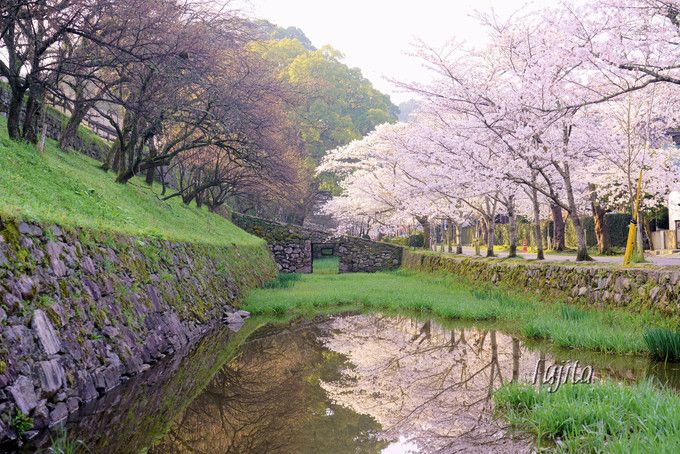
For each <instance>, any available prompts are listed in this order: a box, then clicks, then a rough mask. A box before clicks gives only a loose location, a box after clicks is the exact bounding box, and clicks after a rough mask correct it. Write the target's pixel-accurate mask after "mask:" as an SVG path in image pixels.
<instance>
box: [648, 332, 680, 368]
mask: <svg viewBox="0 0 680 454" xmlns="http://www.w3.org/2000/svg"><path fill="white" fill-rule="evenodd" d="M644 339H645V344H646V345H647V348H648V349H649V352H650V353H651V354H652V356H653V357H654V358H656V359H658V360H660V361H668V362H672V363H675V362H680V332H679V331H673V330H670V329H667V328H652V329H648V330H646V331H645V334H644Z"/></svg>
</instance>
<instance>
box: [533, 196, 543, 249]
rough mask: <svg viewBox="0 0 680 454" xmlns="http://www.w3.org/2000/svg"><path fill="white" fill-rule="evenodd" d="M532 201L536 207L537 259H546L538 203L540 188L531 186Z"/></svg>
mask: <svg viewBox="0 0 680 454" xmlns="http://www.w3.org/2000/svg"><path fill="white" fill-rule="evenodd" d="M531 203H532V205H533V208H534V235H535V236H536V251H537V252H536V260H544V259H545V255H544V253H543V236H542V235H541V207H540V205H539V204H538V190H537V189H536V188H531Z"/></svg>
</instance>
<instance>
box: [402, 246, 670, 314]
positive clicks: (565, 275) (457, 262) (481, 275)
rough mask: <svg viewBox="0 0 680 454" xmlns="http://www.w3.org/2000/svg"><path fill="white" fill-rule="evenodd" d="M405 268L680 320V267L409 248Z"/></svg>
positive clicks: (405, 253)
mask: <svg viewBox="0 0 680 454" xmlns="http://www.w3.org/2000/svg"><path fill="white" fill-rule="evenodd" d="M402 266H403V267H404V268H406V269H411V270H416V271H424V272H429V271H435V272H445V273H449V274H453V275H457V276H460V277H461V278H463V279H465V280H467V281H469V282H475V283H492V284H493V285H498V286H503V287H506V288H508V289H513V290H514V291H517V292H523V293H525V294H526V295H531V294H535V295H541V297H543V298H549V299H552V300H558V301H564V302H568V303H576V304H583V305H587V306H592V307H597V308H602V309H604V308H625V309H627V310H630V311H631V312H639V313H647V312H650V311H654V312H658V313H660V314H663V315H664V316H667V317H670V318H675V319H680V304H679V303H678V301H680V269H674V268H670V269H663V268H655V267H631V268H627V267H626V268H623V267H615V266H612V265H609V266H607V265H600V264H594V263H592V262H588V263H580V264H560V263H536V262H527V261H524V260H499V259H486V258H470V257H460V256H444V255H439V254H434V253H429V252H425V253H423V252H414V251H409V250H404V253H403V259H402Z"/></svg>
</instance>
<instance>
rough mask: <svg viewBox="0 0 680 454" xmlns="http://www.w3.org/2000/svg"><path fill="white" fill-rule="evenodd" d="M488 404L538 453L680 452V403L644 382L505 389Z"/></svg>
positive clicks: (673, 393)
mask: <svg viewBox="0 0 680 454" xmlns="http://www.w3.org/2000/svg"><path fill="white" fill-rule="evenodd" d="M494 401H495V403H496V411H497V413H498V414H500V415H502V416H503V417H504V418H506V419H507V420H508V421H509V422H510V423H511V424H512V425H513V426H514V427H516V428H519V429H521V430H524V431H526V432H529V433H531V434H533V435H534V436H535V443H536V447H537V449H538V450H539V451H540V450H541V449H542V448H543V449H548V450H551V451H552V450H555V451H559V452H570V453H580V452H610V453H622V454H624V453H625V454H627V453H632V452H636V453H643V452H649V453H676V452H678V451H680V397H679V396H678V394H677V391H672V390H660V389H658V388H657V387H655V386H653V385H652V384H651V383H650V382H648V381H644V382H641V383H638V384H635V385H621V384H617V383H613V382H604V383H594V384H592V385H569V384H567V385H564V387H562V388H561V389H560V390H558V391H557V392H554V393H551V392H549V391H548V389H547V388H541V389H536V388H535V387H533V386H531V385H528V384H518V383H511V384H507V385H505V386H503V387H501V388H500V389H499V390H497V391H496V392H495V393H494ZM551 448H553V449H551Z"/></svg>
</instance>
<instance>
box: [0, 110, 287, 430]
mask: <svg viewBox="0 0 680 454" xmlns="http://www.w3.org/2000/svg"><path fill="white" fill-rule="evenodd" d="M275 275H276V265H275V263H274V262H273V260H272V259H271V256H270V254H269V251H268V249H267V246H266V244H265V242H264V241H263V240H261V239H259V238H257V237H254V236H252V235H250V234H248V233H246V232H244V231H242V230H240V229H239V228H238V227H236V226H234V225H233V224H232V223H231V222H230V221H229V220H227V219H225V218H224V217H222V216H219V215H217V214H215V213H210V212H209V211H208V210H206V209H200V208H197V207H196V206H188V205H184V204H183V203H181V202H180V201H178V200H173V201H163V200H162V199H161V198H160V197H159V196H158V193H157V191H156V189H155V188H150V187H148V186H146V185H144V183H143V182H142V181H141V180H139V179H136V178H135V179H133V180H132V181H131V182H130V183H129V184H127V185H121V184H117V183H115V181H114V175H112V174H107V173H105V172H103V171H102V170H101V168H100V163H99V162H98V161H95V160H94V159H91V158H89V157H86V156H83V155H81V154H78V153H64V152H62V151H60V150H58V149H57V147H56V144H55V143H54V141H52V140H48V141H47V143H46V149H45V152H44V153H39V152H38V151H37V150H36V149H35V148H33V147H32V146H30V145H28V144H21V143H16V142H13V141H11V140H9V139H8V138H7V136H6V131H5V128H4V120H2V119H0V336H1V337H0V340H1V344H0V443H5V442H7V441H8V440H16V439H21V438H27V437H30V436H33V435H35V434H37V433H38V432H39V431H41V430H42V429H45V428H47V427H50V426H54V425H56V424H59V423H61V422H62V421H64V420H65V419H66V418H67V417H68V416H69V415H71V414H73V413H75V412H77V411H78V409H79V408H80V407H82V406H83V405H84V404H86V403H88V402H91V401H93V400H95V399H98V398H99V397H102V396H104V395H105V394H107V393H108V392H110V391H111V390H112V389H113V388H115V387H117V386H118V385H119V384H121V383H123V382H125V381H127V380H129V379H130V378H131V377H133V376H136V375H137V374H139V373H140V372H142V371H144V370H147V369H149V368H151V367H153V365H154V364H155V363H156V362H157V361H159V359H161V358H163V357H165V356H167V355H169V354H172V353H173V352H175V351H177V350H180V349H184V348H188V347H190V346H191V345H193V344H194V343H195V342H197V340H199V339H200V338H202V337H203V336H204V335H205V334H206V333H207V332H209V331H210V330H211V328H212V327H214V326H215V325H216V324H219V323H220V321H221V319H222V318H223V317H224V316H225V315H228V314H230V313H233V312H234V311H235V309H234V306H235V305H237V303H238V301H239V299H240V298H241V297H242V295H243V293H244V292H245V290H247V289H249V288H252V287H255V286H260V285H262V284H263V282H265V281H267V280H270V279H272V278H274V276H275Z"/></svg>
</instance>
